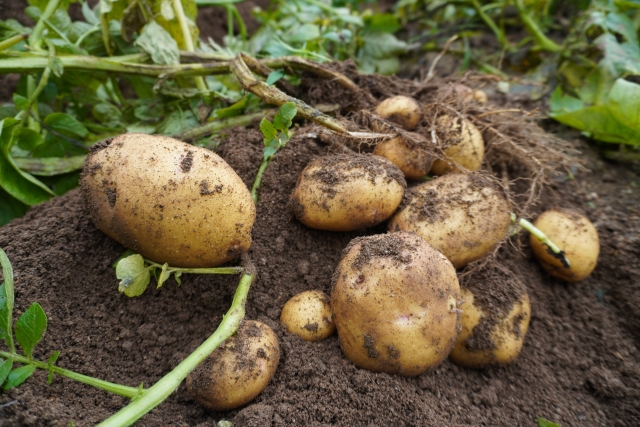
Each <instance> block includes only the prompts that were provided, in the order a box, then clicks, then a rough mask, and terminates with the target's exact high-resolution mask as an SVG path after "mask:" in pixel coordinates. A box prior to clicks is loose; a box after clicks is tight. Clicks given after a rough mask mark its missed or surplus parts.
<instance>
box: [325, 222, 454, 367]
mask: <svg viewBox="0 0 640 427" xmlns="http://www.w3.org/2000/svg"><path fill="white" fill-rule="evenodd" d="M459 299H460V287H459V285H458V278H457V276H456V272H455V269H454V268H453V266H452V265H451V263H450V262H449V261H448V260H447V259H446V258H445V257H444V256H443V255H442V254H441V253H440V252H438V251H437V250H435V249H434V248H433V247H432V246H431V245H429V244H428V243H427V242H425V241H424V240H422V239H421V238H420V237H418V236H416V235H415V234H413V233H391V234H383V235H375V236H367V237H358V238H356V239H354V240H352V241H351V243H350V244H349V246H347V248H346V249H345V250H344V252H343V257H342V259H341V260H340V263H339V265H338V268H337V269H336V271H335V273H334V275H333V291H332V293H331V307H332V309H333V313H334V319H335V323H336V328H337V329H338V336H339V337H340V347H341V348H342V351H343V353H344V354H345V356H346V357H347V358H348V359H349V360H350V361H351V362H353V363H354V364H355V365H356V366H358V367H360V368H364V369H369V370H372V371H375V372H388V373H393V374H399V375H403V376H415V375H420V374H421V373H423V372H425V371H426V370H427V369H429V368H431V367H434V366H437V365H438V364H439V363H440V362H442V360H444V359H445V358H446V357H447V355H448V354H449V352H450V350H451V348H452V347H453V345H454V344H455V342H456V339H457V337H458V333H459V311H458V310H457V303H458V300H459Z"/></svg>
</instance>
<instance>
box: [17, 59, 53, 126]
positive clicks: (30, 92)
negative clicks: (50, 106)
mask: <svg viewBox="0 0 640 427" xmlns="http://www.w3.org/2000/svg"><path fill="white" fill-rule="evenodd" d="M48 69H49V67H47V68H45V72H46V71H47V70H48ZM42 76H43V77H44V73H43V74H42ZM34 94H35V95H36V96H37V94H36V78H35V77H33V76H31V75H29V76H27V96H28V102H29V108H27V109H26V110H25V113H26V114H25V115H24V117H23V119H22V120H25V119H27V121H28V122H29V129H31V130H33V131H36V132H38V133H39V132H40V123H39V122H38V120H40V112H39V111H38V103H35V104H34V103H33V100H34V99H35V97H34ZM29 111H30V112H31V114H29Z"/></svg>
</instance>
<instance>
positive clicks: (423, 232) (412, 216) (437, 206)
mask: <svg viewBox="0 0 640 427" xmlns="http://www.w3.org/2000/svg"><path fill="white" fill-rule="evenodd" d="M510 224H511V219H510V217H509V202H508V201H507V199H506V198H505V196H504V194H503V192H502V191H501V190H499V189H498V188H497V187H495V186H494V185H493V184H492V183H491V181H489V179H487V178H485V177H483V176H481V175H477V174H449V175H444V176H442V177H439V178H436V179H434V180H433V181H429V182H425V183H423V184H420V185H417V186H415V187H413V188H411V189H410V190H408V191H407V193H406V195H405V200H404V201H403V205H402V208H401V209H400V210H399V211H398V213H396V214H395V215H394V216H393V218H391V221H389V230H390V231H412V232H415V233H416V234H418V235H419V236H420V237H422V238H423V239H425V240H426V241H427V242H429V243H431V245H433V247H435V248H436V249H437V250H439V251H440V252H442V253H443V254H444V255H445V256H446V257H447V258H448V259H449V261H451V262H452V263H453V265H454V266H455V267H456V268H460V267H464V266H465V265H467V264H468V263H470V262H472V261H475V260H477V259H480V258H482V257H483V256H484V255H485V254H487V253H488V252H489V251H491V250H492V249H493V248H495V247H496V245H497V244H498V243H499V242H500V241H502V240H503V239H504V238H505V237H506V236H507V233H508V232H509V226H510Z"/></svg>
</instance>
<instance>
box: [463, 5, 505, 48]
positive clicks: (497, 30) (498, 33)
mask: <svg viewBox="0 0 640 427" xmlns="http://www.w3.org/2000/svg"><path fill="white" fill-rule="evenodd" d="M471 4H472V5H473V8H474V9H475V10H476V12H477V13H478V16H480V18H481V19H482V20H483V21H484V23H485V24H487V25H488V26H489V28H491V31H493V33H494V34H495V35H496V38H497V39H498V42H499V43H500V45H501V46H502V47H503V48H504V49H506V50H511V45H510V44H509V41H508V40H507V38H506V36H505V35H504V32H503V31H502V30H501V29H500V28H498V25H496V23H495V22H494V21H493V19H491V17H490V16H489V15H487V14H486V13H485V11H484V9H482V6H481V5H480V3H479V2H478V0H471Z"/></svg>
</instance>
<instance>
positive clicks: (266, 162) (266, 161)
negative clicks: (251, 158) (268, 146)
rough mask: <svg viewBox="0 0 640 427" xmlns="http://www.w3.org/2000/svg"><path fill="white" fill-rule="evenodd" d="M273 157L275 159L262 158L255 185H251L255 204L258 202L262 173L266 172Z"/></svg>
mask: <svg viewBox="0 0 640 427" xmlns="http://www.w3.org/2000/svg"><path fill="white" fill-rule="evenodd" d="M271 159H273V157H269V158H268V159H264V160H262V164H261V165H260V168H259V169H258V173H257V174H256V180H255V181H253V187H251V197H252V198H253V203H255V204H257V203H258V190H259V189H260V186H261V185H262V175H263V174H264V171H265V170H267V166H269V163H271Z"/></svg>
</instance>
